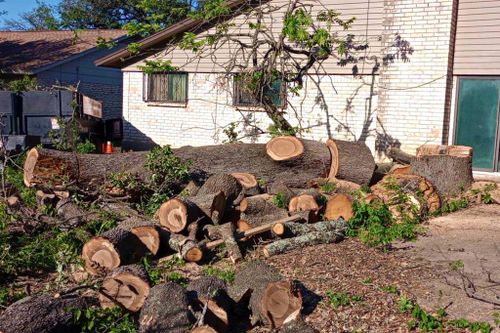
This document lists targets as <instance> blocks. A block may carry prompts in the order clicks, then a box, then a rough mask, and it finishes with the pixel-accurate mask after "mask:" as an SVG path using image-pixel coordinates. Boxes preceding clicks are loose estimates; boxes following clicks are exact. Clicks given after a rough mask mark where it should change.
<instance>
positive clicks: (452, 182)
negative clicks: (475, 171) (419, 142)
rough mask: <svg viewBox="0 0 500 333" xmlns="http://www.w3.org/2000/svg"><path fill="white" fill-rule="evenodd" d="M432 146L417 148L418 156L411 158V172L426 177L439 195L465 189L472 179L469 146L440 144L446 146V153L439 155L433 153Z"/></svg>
mask: <svg viewBox="0 0 500 333" xmlns="http://www.w3.org/2000/svg"><path fill="white" fill-rule="evenodd" d="M432 147H434V146H431V147H428V146H422V147H420V148H419V150H418V156H417V157H415V158H413V159H412V160H411V173H412V174H415V175H419V176H422V177H425V178H427V180H429V181H430V182H431V183H432V185H434V187H435V188H436V190H437V192H438V193H439V194H440V195H441V196H453V195H456V194H459V193H460V192H464V191H467V190H468V189H469V188H470V187H471V185H472V183H473V181H474V178H473V177H472V150H469V149H471V148H470V147H464V148H462V149H459V148H460V147H463V146H440V147H444V148H446V150H445V153H446V154H444V155H440V154H436V153H433V150H432ZM438 147H439V146H438ZM450 147H459V148H455V149H451V148H450ZM444 148H443V149H444ZM466 148H469V149H466ZM436 149H437V148H436ZM426 152H427V153H426ZM452 154H456V155H452Z"/></svg>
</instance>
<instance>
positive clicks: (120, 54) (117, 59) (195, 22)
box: [95, 0, 267, 68]
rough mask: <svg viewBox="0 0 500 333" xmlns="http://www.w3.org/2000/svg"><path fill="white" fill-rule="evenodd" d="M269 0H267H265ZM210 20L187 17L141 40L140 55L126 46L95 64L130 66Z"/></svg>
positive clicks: (236, 3)
mask: <svg viewBox="0 0 500 333" xmlns="http://www.w3.org/2000/svg"><path fill="white" fill-rule="evenodd" d="M264 1H267V0H264ZM257 3H262V1H260V2H258V1H257V2H255V4H257ZM247 4H251V5H253V4H254V1H253V0H229V1H228V2H227V5H228V6H229V8H230V9H231V10H234V9H236V8H237V7H240V6H243V5H247ZM209 25H210V23H209V22H204V21H202V20H199V19H192V18H187V19H184V20H182V21H180V22H178V23H176V24H173V25H171V26H170V27H168V28H165V29H163V30H160V31H158V32H157V33H154V34H152V35H151V36H148V37H146V38H144V39H142V40H140V41H139V42H138V43H139V45H140V46H139V48H140V50H141V53H140V54H139V55H134V54H132V53H130V52H129V51H128V49H127V48H126V47H124V48H122V49H119V50H117V51H115V52H113V53H110V54H108V55H107V56H105V57H103V58H100V59H97V60H96V61H95V64H96V65H97V66H104V67H114V68H123V67H125V66H128V65H129V64H131V63H134V62H137V61H139V60H140V59H143V58H145V57H147V56H148V55H151V54H152V53H154V52H155V51H154V50H156V51H158V49H159V48H161V47H162V46H163V47H164V46H165V44H166V42H167V41H169V40H172V39H173V38H175V37H177V36H179V35H180V34H182V33H184V32H186V31H193V32H194V31H198V30H200V29H203V28H205V27H207V26H209Z"/></svg>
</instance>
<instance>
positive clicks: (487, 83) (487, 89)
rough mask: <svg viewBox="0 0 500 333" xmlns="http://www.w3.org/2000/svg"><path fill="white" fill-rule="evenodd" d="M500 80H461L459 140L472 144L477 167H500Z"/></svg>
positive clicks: (460, 142)
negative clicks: (499, 111)
mask: <svg viewBox="0 0 500 333" xmlns="http://www.w3.org/2000/svg"><path fill="white" fill-rule="evenodd" d="M499 91H500V79H498V80H497V79H468V78H467V79H464V78H462V79H460V81H459V91H458V112H457V128H456V132H455V143H456V144H458V145H466V146H472V148H473V156H474V157H473V160H472V165H473V167H474V168H475V169H478V170H486V171H494V170H497V168H498V165H497V164H498V163H497V159H498V157H497V156H498V153H497V152H498V102H499V95H500V94H499Z"/></svg>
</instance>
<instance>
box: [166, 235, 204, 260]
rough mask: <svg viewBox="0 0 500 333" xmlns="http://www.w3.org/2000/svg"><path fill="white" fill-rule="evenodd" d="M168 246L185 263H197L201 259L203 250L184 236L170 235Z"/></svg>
mask: <svg viewBox="0 0 500 333" xmlns="http://www.w3.org/2000/svg"><path fill="white" fill-rule="evenodd" d="M168 245H169V246H170V248H171V249H172V250H174V251H176V252H177V253H178V254H179V256H180V257H181V258H182V259H184V260H186V261H189V262H198V261H200V260H201V259H202V258H203V250H202V249H201V248H200V246H198V243H197V242H196V241H194V240H192V239H190V238H188V237H186V236H184V235H179V234H171V235H170V239H169V240H168Z"/></svg>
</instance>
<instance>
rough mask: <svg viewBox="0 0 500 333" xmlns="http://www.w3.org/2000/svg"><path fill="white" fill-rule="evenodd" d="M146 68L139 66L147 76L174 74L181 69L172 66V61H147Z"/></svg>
mask: <svg viewBox="0 0 500 333" xmlns="http://www.w3.org/2000/svg"><path fill="white" fill-rule="evenodd" d="M145 64H146V65H144V66H139V69H140V70H142V71H143V72H144V73H146V74H153V73H165V72H174V71H177V70H178V69H179V68H178V67H176V66H173V65H172V61H171V60H161V59H160V60H146V61H145Z"/></svg>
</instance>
